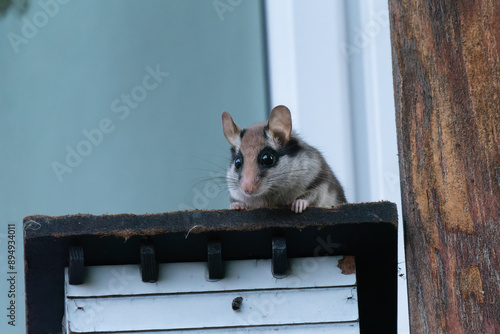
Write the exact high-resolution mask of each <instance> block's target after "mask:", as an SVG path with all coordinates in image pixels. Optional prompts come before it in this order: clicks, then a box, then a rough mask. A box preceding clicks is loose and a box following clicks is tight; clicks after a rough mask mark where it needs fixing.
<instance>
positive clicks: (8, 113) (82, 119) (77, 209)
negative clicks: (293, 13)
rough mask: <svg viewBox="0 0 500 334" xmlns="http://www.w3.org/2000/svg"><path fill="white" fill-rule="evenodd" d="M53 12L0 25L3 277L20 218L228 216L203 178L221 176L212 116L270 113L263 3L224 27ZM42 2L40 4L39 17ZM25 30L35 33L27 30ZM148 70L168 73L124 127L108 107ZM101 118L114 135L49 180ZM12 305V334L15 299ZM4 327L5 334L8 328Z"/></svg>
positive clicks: (164, 4)
mask: <svg viewBox="0 0 500 334" xmlns="http://www.w3.org/2000/svg"><path fill="white" fill-rule="evenodd" d="M54 1H55V0H42V1H41V2H38V1H31V2H30V9H29V11H28V12H27V13H26V14H25V15H24V16H23V17H24V19H23V17H21V16H19V15H17V14H16V13H15V12H14V11H11V12H9V13H7V15H6V16H4V17H0V145H1V146H0V157H1V161H2V163H0V241H1V244H0V265H1V266H2V268H4V267H5V263H6V261H5V260H6V257H5V254H6V252H5V251H4V248H5V242H6V234H5V233H6V231H7V227H6V225H7V223H16V224H17V225H18V243H17V245H18V254H19V255H20V252H21V249H20V248H21V245H22V235H21V233H22V231H21V224H20V223H21V220H22V217H23V216H26V215H30V214H48V215H63V214H71V213H92V214H104V213H120V212H131V213H137V214H142V213H154V212H165V211H175V210H179V209H184V208H187V207H196V208H200V209H204V208H224V207H227V206H228V199H227V192H226V191H225V190H224V185H223V184H222V183H215V182H214V180H213V177H212V175H213V174H211V173H210V171H215V172H217V171H218V172H220V171H223V170H224V169H225V167H226V163H227V159H228V157H229V152H228V149H229V144H227V142H226V141H225V139H224V136H223V134H222V130H221V124H220V115H221V113H222V112H223V111H224V110H227V111H229V112H231V113H232V114H233V116H234V118H235V120H236V121H237V122H238V124H240V125H242V126H246V125H249V124H251V123H254V122H257V121H262V120H264V118H265V116H266V115H267V112H268V98H267V87H266V78H265V76H266V73H265V48H264V38H263V36H264V34H263V30H264V24H263V15H262V4H261V2H260V1H241V2H239V1H232V3H233V4H236V6H232V7H231V8H232V11H231V10H228V11H226V12H225V13H223V14H222V16H219V14H218V13H217V10H216V8H215V7H214V4H213V2H212V1H202V0H190V1H186V0H177V1H139V0H136V1H116V0H113V1H100V0H92V1H88V0H87V1H70V2H69V3H67V4H59V5H58V8H56V7H55V6H54V5H53V4H54V3H55V2H54ZM223 2H224V3H227V1H223ZM41 3H47V4H51V5H50V6H48V7H46V11H45V12H44V9H43V8H42V7H41V5H40V4H41ZM46 12H48V14H51V15H52V16H51V15H48V14H43V13H46ZM40 13H42V14H40ZM44 15H45V16H44ZM44 18H47V20H46V21H44ZM26 20H27V21H26ZM36 20H38V21H36ZM35 21H36V22H35ZM26 22H29V23H26ZM33 23H38V25H40V26H41V27H39V28H37V29H38V31H30V30H29V26H30V24H33ZM23 26H24V33H25V36H28V38H26V39H25V40H24V41H25V42H26V43H21V44H19V45H17V50H15V48H13V46H12V43H11V42H10V41H9V37H10V38H11V39H12V38H14V37H13V36H14V35H12V34H10V35H9V33H14V34H16V35H18V36H21V37H23ZM23 38H24V37H23ZM16 51H17V53H16ZM157 65H158V66H159V68H160V70H161V71H162V72H168V73H169V74H170V75H169V76H168V77H166V78H161V80H163V81H162V82H161V83H159V84H158V86H157V87H156V88H154V89H153V90H151V91H148V92H147V93H148V95H147V97H146V98H145V99H144V100H143V101H141V102H139V103H138V106H137V107H136V108H135V109H131V110H130V114H129V115H128V116H127V117H126V118H125V119H123V120H121V119H120V118H119V116H120V115H122V113H121V112H120V113H114V112H113V111H112V107H111V104H112V103H113V101H114V100H115V99H119V98H120V96H121V95H122V94H130V92H131V91H132V90H134V89H135V90H134V91H135V92H136V93H141V92H143V90H142V89H141V88H135V87H136V86H141V85H143V78H144V77H145V75H147V74H148V71H147V70H146V67H148V66H150V67H151V68H152V69H155V68H156V66H157ZM153 84H154V80H152V79H149V81H147V83H146V85H153ZM124 105H125V104H124V103H121V102H120V103H119V104H117V105H116V107H120V106H121V107H123V106H124ZM106 119H109V121H110V122H112V125H111V127H112V128H113V131H112V132H111V133H107V134H104V135H103V138H102V142H101V143H100V144H99V145H97V146H95V145H93V148H92V152H91V153H90V154H89V155H88V156H86V157H83V159H82V161H81V162H80V163H79V164H78V165H77V166H76V167H74V168H72V172H71V173H65V174H63V175H62V182H60V180H58V177H57V176H56V174H55V172H54V171H53V167H52V165H53V163H54V162H55V161H57V162H59V163H61V164H66V162H65V158H66V154H67V151H66V149H65V148H66V146H69V147H71V148H73V149H76V147H77V145H78V144H79V143H80V142H81V141H82V140H85V139H86V138H85V136H84V135H83V134H82V131H83V130H88V131H90V130H92V129H94V128H97V127H99V124H100V122H101V121H103V120H104V123H106V122H107V121H106ZM211 178H212V180H210V179H211ZM207 179H209V180H208V183H207ZM217 187H219V188H220V190H219V189H215V188H217ZM204 193H206V194H208V196H205V195H203V196H201V195H200V194H204ZM195 194H198V195H197V196H195ZM213 194H216V195H218V197H216V198H215V199H214V200H211V199H210V197H212V196H213ZM209 199H210V201H207V200H209ZM2 229H3V230H2ZM21 262H22V261H21V259H18V268H17V269H18V271H19V272H22V267H21ZM1 272H2V273H4V272H6V270H4V269H2V271H1ZM3 281H4V280H1V282H2V283H0V295H1V296H3V295H4V291H5V287H4V286H3V285H2V284H4V282H3ZM18 283H19V284H21V283H22V281H19V282H18ZM19 288H21V287H19ZM2 298H3V297H2ZM0 302H1V304H0V306H1V308H2V309H4V308H3V305H4V304H5V303H6V302H4V301H3V299H0ZM17 303H18V306H19V307H20V308H19V312H20V313H19V314H18V322H19V326H17V327H16V330H18V331H19V333H23V332H24V330H23V328H22V327H21V326H20V325H21V322H22V321H23V320H24V319H23V318H24V310H23V309H22V308H21V306H22V304H23V300H22V296H20V297H19V298H18V301H17ZM2 314H3V313H2ZM2 318H4V316H3V317H2ZM5 323H6V321H3V320H2V321H1V322H0V332H2V333H4V332H5V330H4V329H8V330H12V328H11V327H5V326H6V324H5ZM9 333H11V332H9ZM12 333H14V332H12Z"/></svg>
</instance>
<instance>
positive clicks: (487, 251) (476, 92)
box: [360, 0, 500, 333]
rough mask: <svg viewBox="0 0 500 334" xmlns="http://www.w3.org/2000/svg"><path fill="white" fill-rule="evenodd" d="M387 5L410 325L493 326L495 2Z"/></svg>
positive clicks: (498, 58) (496, 266) (497, 182)
mask: <svg viewBox="0 0 500 334" xmlns="http://www.w3.org/2000/svg"><path fill="white" fill-rule="evenodd" d="M389 8H390V19H391V39H392V54H393V73H394V90H395V94H394V96H395V106H396V121H397V129H398V147H399V148H398V149H399V159H400V171H401V184H402V191H401V193H402V204H403V207H402V208H403V221H404V223H405V226H404V229H405V240H406V264H407V279H408V293H409V296H408V297H409V306H410V327H411V330H412V333H500V316H499V307H498V305H499V300H500V284H499V277H500V254H499V252H498V250H499V249H500V228H499V224H500V20H499V18H500V2H499V1H490V0H463V1H449V0H447V1H435V0H419V1H414V0H390V1H389ZM360 294H361V293H360Z"/></svg>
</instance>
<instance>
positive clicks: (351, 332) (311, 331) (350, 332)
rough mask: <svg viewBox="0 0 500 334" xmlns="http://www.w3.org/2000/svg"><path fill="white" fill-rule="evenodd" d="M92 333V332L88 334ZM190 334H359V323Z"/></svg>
mask: <svg viewBox="0 0 500 334" xmlns="http://www.w3.org/2000/svg"><path fill="white" fill-rule="evenodd" d="M88 333H91V332H88ZM134 333H137V332H120V333H118V332H110V333H109V334H134ZM140 333H141V334H185V333H186V332H185V331H177V330H173V331H154V332H150V331H147V332H140ZM187 333H189V334H219V333H220V334H247V333H255V334H277V333H287V334H320V333H329V334H359V323H357V322H351V323H340V324H316V325H295V326H262V327H241V328H216V329H200V330H190V331H189V332H187Z"/></svg>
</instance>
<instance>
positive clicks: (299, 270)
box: [66, 256, 356, 298]
mask: <svg viewBox="0 0 500 334" xmlns="http://www.w3.org/2000/svg"><path fill="white" fill-rule="evenodd" d="M341 258H342V257H341V256H329V257H310V258H294V259H290V266H291V268H292V270H291V274H290V275H289V276H287V277H285V278H282V279H276V278H274V277H273V275H272V272H271V260H242V261H227V262H225V270H226V276H225V278H224V279H222V280H219V281H215V282H210V281H208V280H207V279H206V276H207V272H206V270H207V269H206V267H207V264H206V263H205V262H191V263H165V264H160V266H159V275H158V282H156V283H143V282H142V281H141V276H140V271H139V266H137V265H123V266H93V267H85V284H82V285H69V284H68V283H67V282H68V280H67V279H66V294H67V296H68V298H71V297H74V296H78V297H93V296H116V295H141V294H165V293H180V292H202V291H233V290H246V289H275V288H309V287H331V286H351V285H355V284H356V275H354V274H352V275H344V274H342V273H341V270H340V269H339V268H338V267H337V265H338V261H339V259H341Z"/></svg>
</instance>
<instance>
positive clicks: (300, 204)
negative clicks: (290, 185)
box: [292, 199, 309, 213]
mask: <svg viewBox="0 0 500 334" xmlns="http://www.w3.org/2000/svg"><path fill="white" fill-rule="evenodd" d="M308 205H309V201H308V200H306V199H296V200H295V201H294V202H293V203H292V211H293V212H295V213H302V211H304V210H305V209H306V208H307V206H308Z"/></svg>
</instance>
